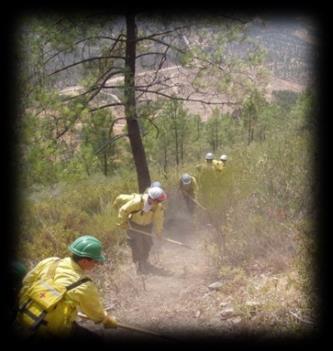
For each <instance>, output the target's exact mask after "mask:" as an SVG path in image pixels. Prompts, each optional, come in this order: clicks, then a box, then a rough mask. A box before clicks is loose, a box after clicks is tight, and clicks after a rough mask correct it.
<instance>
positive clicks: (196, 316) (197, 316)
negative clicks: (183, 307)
mask: <svg viewBox="0 0 333 351" xmlns="http://www.w3.org/2000/svg"><path fill="white" fill-rule="evenodd" d="M200 315H201V312H200V310H198V311H197V312H196V313H195V318H199V317H200Z"/></svg>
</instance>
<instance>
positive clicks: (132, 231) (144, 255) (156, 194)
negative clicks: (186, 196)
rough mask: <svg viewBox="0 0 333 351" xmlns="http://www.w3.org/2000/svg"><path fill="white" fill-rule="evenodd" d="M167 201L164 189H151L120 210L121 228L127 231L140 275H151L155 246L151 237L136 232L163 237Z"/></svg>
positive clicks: (128, 202) (133, 257)
mask: <svg viewBox="0 0 333 351" xmlns="http://www.w3.org/2000/svg"><path fill="white" fill-rule="evenodd" d="M166 199H167V195H166V193H165V192H164V190H163V189H161V188H159V187H150V188H148V190H147V193H144V194H138V195H136V196H135V197H134V198H133V199H131V200H129V201H127V202H126V203H125V204H124V205H122V206H121V207H120V208H119V211H118V219H119V223H118V225H119V227H121V228H123V229H126V230H127V235H128V245H129V246H130V248H131V251H132V259H133V262H134V263H135V265H136V269H137V272H138V273H139V274H145V273H149V271H152V270H153V268H154V267H153V266H152V265H151V264H150V263H149V262H148V257H149V253H150V249H151V247H152V245H153V240H152V238H151V237H149V236H147V235H145V234H142V233H140V232H138V231H136V230H139V231H143V232H146V233H151V232H152V229H154V232H155V234H156V236H157V238H161V237H162V231H163V226H164V208H163V206H162V202H163V201H165V200H166Z"/></svg>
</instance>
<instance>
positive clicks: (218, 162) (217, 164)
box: [213, 160, 224, 172]
mask: <svg viewBox="0 0 333 351" xmlns="http://www.w3.org/2000/svg"><path fill="white" fill-rule="evenodd" d="M213 166H214V168H215V170H216V171H218V172H222V170H223V167H224V163H223V161H221V160H213Z"/></svg>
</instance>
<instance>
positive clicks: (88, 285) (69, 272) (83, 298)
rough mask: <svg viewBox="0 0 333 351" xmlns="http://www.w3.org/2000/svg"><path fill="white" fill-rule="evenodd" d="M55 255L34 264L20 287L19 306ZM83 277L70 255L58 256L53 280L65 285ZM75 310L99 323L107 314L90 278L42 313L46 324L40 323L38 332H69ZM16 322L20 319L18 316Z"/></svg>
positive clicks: (54, 258) (54, 333) (44, 273)
mask: <svg viewBox="0 0 333 351" xmlns="http://www.w3.org/2000/svg"><path fill="white" fill-rule="evenodd" d="M55 260H58V258H57V257H51V258H47V259H45V260H43V261H41V262H39V263H38V264H37V266H36V267H35V268H34V269H32V270H31V271H30V272H29V273H28V274H27V275H26V276H25V278H24V280H23V286H22V289H21V291H20V294H19V305H20V306H21V305H22V304H24V302H25V301H26V300H27V293H28V289H29V287H30V286H31V285H32V283H34V282H35V281H37V280H39V279H41V278H42V279H44V278H46V273H47V271H48V269H49V267H50V264H51V263H53V262H54V261H55ZM84 277H86V275H85V273H84V271H83V270H82V269H81V267H80V266H79V265H78V264H77V263H76V262H74V261H73V260H72V259H71V258H70V257H66V258H63V259H61V260H60V261H59V262H58V264H57V268H56V270H55V275H54V281H56V282H57V283H58V284H61V285H63V286H65V287H67V286H69V285H70V284H72V283H74V282H77V281H78V280H79V279H81V278H84ZM78 309H80V310H81V311H82V312H83V313H85V314H86V315H87V316H88V317H89V318H90V319H91V320H93V321H95V322H96V323H98V322H102V321H103V319H104V318H105V316H106V315H107V314H106V312H105V311H104V308H103V305H102V300H101V296H100V295H99V293H98V290H97V288H96V286H95V285H94V283H93V282H92V281H88V282H85V283H83V284H81V285H79V286H78V287H76V288H74V289H72V290H69V291H68V292H66V294H65V296H64V298H63V299H62V300H61V301H60V302H59V303H58V305H57V307H56V308H55V309H54V310H52V311H50V312H48V313H47V315H46V316H45V318H44V319H45V321H47V325H46V326H45V325H40V326H39V328H38V329H37V330H38V332H40V333H49V334H51V335H68V334H69V333H70V331H71V328H72V323H73V322H74V320H75V319H76V316H77V312H78ZM18 322H20V319H19V315H18Z"/></svg>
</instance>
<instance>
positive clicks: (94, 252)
mask: <svg viewBox="0 0 333 351" xmlns="http://www.w3.org/2000/svg"><path fill="white" fill-rule="evenodd" d="M68 250H69V251H70V252H71V255H70V256H68V257H65V258H58V257H50V258H46V259H44V260H42V261H40V262H39V263H38V264H37V265H36V266H35V267H34V268H33V269H32V270H31V271H29V272H28V273H27V275H26V276H25V278H24V279H23V285H22V288H21V291H20V294H19V310H18V314H17V319H16V324H17V326H18V329H17V331H16V332H17V333H22V335H23V336H24V335H25V336H32V337H33V338H36V337H42V338H45V337H46V338H49V337H68V336H69V337H73V336H74V337H75V336H79V337H80V338H81V337H82V338H86V337H87V338H93V339H95V338H98V335H97V334H95V333H93V332H91V331H89V330H88V329H86V328H83V327H82V326H79V324H77V323H76V322H75V319H76V317H77V313H78V309H80V311H81V312H83V313H84V314H85V315H87V316H88V318H89V319H91V320H92V321H94V322H95V323H101V324H102V325H103V326H104V327H105V328H117V321H116V319H115V318H114V317H112V316H111V315H108V314H107V312H106V311H105V310H104V308H103V304H102V299H101V296H100V294H99V292H98V290H97V287H96V286H95V284H94V283H93V282H92V280H91V279H90V278H89V277H88V276H87V275H86V273H87V272H89V271H91V270H93V269H94V268H95V267H96V268H97V266H98V265H99V264H100V263H103V262H104V260H105V257H104V256H103V255H102V244H101V242H100V241H99V240H98V239H96V238H95V237H93V236H91V235H84V236H81V237H79V238H77V239H76V240H75V241H73V242H72V244H71V245H70V246H69V247H68Z"/></svg>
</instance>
